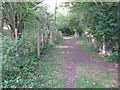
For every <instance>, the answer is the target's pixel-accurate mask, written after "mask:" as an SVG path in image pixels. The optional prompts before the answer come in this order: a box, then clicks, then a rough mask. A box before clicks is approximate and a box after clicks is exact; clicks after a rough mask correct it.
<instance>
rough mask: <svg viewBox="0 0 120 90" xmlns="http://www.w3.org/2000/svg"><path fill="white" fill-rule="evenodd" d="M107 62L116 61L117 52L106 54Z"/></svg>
mask: <svg viewBox="0 0 120 90" xmlns="http://www.w3.org/2000/svg"><path fill="white" fill-rule="evenodd" d="M108 58H109V62H118V53H117V52H114V53H112V54H111V55H109V56H108Z"/></svg>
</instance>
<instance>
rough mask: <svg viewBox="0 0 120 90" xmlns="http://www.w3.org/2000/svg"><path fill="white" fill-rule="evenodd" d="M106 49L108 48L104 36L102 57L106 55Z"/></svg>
mask: <svg viewBox="0 0 120 90" xmlns="http://www.w3.org/2000/svg"><path fill="white" fill-rule="evenodd" d="M105 47H106V44H105V36H103V46H102V55H105V53H106V49H105Z"/></svg>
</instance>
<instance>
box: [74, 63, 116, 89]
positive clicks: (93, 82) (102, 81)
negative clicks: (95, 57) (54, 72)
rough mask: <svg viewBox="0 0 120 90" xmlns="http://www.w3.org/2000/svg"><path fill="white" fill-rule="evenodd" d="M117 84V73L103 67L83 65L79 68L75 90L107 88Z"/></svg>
mask: <svg viewBox="0 0 120 90" xmlns="http://www.w3.org/2000/svg"><path fill="white" fill-rule="evenodd" d="M81 68H82V69H81ZM93 74H94V75H93ZM117 84H118V76H117V73H116V74H114V73H113V72H112V71H108V70H106V69H104V68H103V67H100V66H97V65H88V64H83V65H80V66H79V67H78V68H77V78H76V83H75V88H107V87H112V85H117ZM116 87H117V86H116Z"/></svg>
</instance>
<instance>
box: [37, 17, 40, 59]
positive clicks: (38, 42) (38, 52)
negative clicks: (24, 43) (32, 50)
mask: <svg viewBox="0 0 120 90" xmlns="http://www.w3.org/2000/svg"><path fill="white" fill-rule="evenodd" d="M39 27H40V22H39V20H38V19H37V57H38V58H40V28H39Z"/></svg>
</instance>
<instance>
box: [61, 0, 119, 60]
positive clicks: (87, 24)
mask: <svg viewBox="0 0 120 90" xmlns="http://www.w3.org/2000/svg"><path fill="white" fill-rule="evenodd" d="M97 4H98V5H96V3H95V2H89V3H88V2H71V3H70V2H66V3H64V4H63V7H66V8H69V10H70V11H69V15H67V16H66V18H68V17H70V19H68V21H67V22H69V24H68V26H67V27H70V29H71V30H72V31H74V30H76V31H77V32H79V35H81V34H84V35H86V37H87V38H88V39H89V41H90V42H92V40H91V38H93V37H94V38H96V41H97V44H98V45H97V46H98V48H99V49H102V50H101V51H99V52H101V53H102V51H103V48H104V46H105V52H106V55H108V53H109V51H110V52H111V53H110V54H112V53H113V54H114V52H115V53H116V52H118V37H119V35H118V28H117V18H116V17H117V6H118V3H117V2H102V3H100V2H97ZM113 42H114V43H113ZM116 57H118V56H116ZM116 59H117V58H116ZM112 61H116V60H112Z"/></svg>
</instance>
